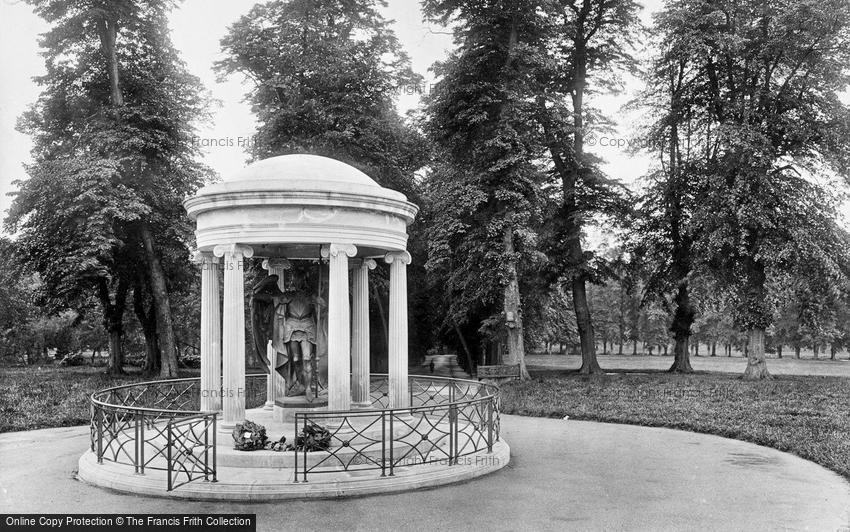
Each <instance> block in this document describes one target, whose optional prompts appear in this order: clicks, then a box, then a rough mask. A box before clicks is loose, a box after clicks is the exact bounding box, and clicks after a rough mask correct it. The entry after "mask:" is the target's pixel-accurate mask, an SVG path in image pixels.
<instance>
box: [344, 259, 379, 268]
mask: <svg viewBox="0 0 850 532" xmlns="http://www.w3.org/2000/svg"><path fill="white" fill-rule="evenodd" d="M377 267H378V263H377V262H375V260H374V259H355V260H351V261H348V269H349V270H359V269H360V268H364V269H367V270H374V269H375V268H377Z"/></svg>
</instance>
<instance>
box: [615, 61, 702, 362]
mask: <svg viewBox="0 0 850 532" xmlns="http://www.w3.org/2000/svg"><path fill="white" fill-rule="evenodd" d="M688 69H689V65H688V64H687V59H686V58H685V57H681V56H679V55H677V51H674V50H671V49H670V48H669V47H666V48H663V47H662V50H661V52H660V53H659V54H658V56H657V57H656V58H654V59H653V60H652V63H651V66H650V68H649V72H648V75H647V76H646V83H647V89H646V90H644V91H643V93H642V94H641V96H640V98H639V99H640V101H641V102H642V104H643V106H644V107H645V108H649V109H650V113H651V115H650V116H652V118H653V123H652V125H651V126H650V127H649V128H647V131H646V132H645V135H644V140H645V142H644V143H642V145H644V146H648V147H650V148H651V149H652V151H653V152H654V153H653V155H656V156H657V157H658V161H659V164H658V165H657V167H656V169H654V170H653V171H652V172H650V174H649V175H648V176H647V183H646V186H645V187H644V191H643V194H642V196H641V199H640V203H639V208H638V216H637V217H636V218H637V221H636V223H635V225H634V226H633V227H632V231H631V239H632V241H633V244H634V247H635V252H636V254H637V255H638V256H639V257H640V260H641V262H643V263H644V264H645V265H646V266H647V267H648V268H649V269H650V274H649V277H648V282H647V283H646V286H645V288H646V296H647V297H648V298H649V299H654V300H656V301H661V302H663V305H664V306H666V307H669V306H670V305H671V304H672V314H673V316H672V318H673V319H672V322H671V327H670V330H671V332H672V333H673V340H674V346H673V365H672V366H671V367H670V371H671V372H675V373H691V372H693V368H692V367H691V363H690V345H689V343H690V338H691V334H692V327H693V325H694V321H695V319H696V308H695V306H694V303H693V300H692V294H691V291H692V289H691V278H692V276H693V275H694V273H695V267H696V261H695V257H694V249H693V247H694V238H695V237H694V224H693V223H692V214H693V209H694V205H693V203H694V188H695V184H696V176H695V174H697V173H699V172H700V171H701V165H700V162H701V160H700V159H699V158H698V154H695V151H694V150H692V146H693V147H696V146H698V145H699V141H700V139H699V137H698V134H699V131H698V128H695V127H693V126H694V125H693V122H694V121H695V118H694V117H693V116H692V115H691V114H690V113H689V112H688V109H687V108H686V107H683V104H682V100H683V98H685V97H686V96H685V94H684V93H685V91H687V89H688V86H687V85H686V82H687V81H689V77H688V75H689V74H690V73H689V71H688ZM695 137H696V138H695ZM695 156H696V157H697V158H696V160H695ZM671 293H672V297H671V296H670V294H671Z"/></svg>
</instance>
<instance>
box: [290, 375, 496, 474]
mask: <svg viewBox="0 0 850 532" xmlns="http://www.w3.org/2000/svg"><path fill="white" fill-rule="evenodd" d="M408 387H409V391H410V408H403V409H390V408H389V393H388V389H389V383H388V378H387V376H386V375H372V377H371V382H370V396H371V404H372V408H373V410H360V411H338V412H297V413H296V414H295V433H296V441H297V438H298V435H299V434H303V433H304V432H305V431H306V429H307V427H309V426H311V425H318V426H321V427H324V428H325V429H327V430H328V431H329V432H330V436H331V442H330V446H329V449H328V450H327V451H314V452H310V451H308V449H306V448H302V449H301V450H297V451H295V481H296V482H299V481H300V482H306V481H307V475H308V474H317V473H332V472H339V471H364V470H380V471H381V476H382V477H383V476H393V475H394V474H395V473H396V470H397V469H398V468H400V467H401V468H403V467H410V466H416V465H422V464H435V463H443V464H446V465H456V464H458V463H459V459H460V458H462V457H465V456H469V455H473V454H476V453H479V452H482V451H484V450H485V449H486V450H487V452H488V453H489V452H492V451H493V445H494V443H495V442H497V441H499V393H498V388H497V387H496V386H493V385H490V384H484V383H481V382H476V381H468V380H461V379H449V378H443V377H410V379H409V382H408ZM299 479H300V480H299Z"/></svg>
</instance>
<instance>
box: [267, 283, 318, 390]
mask: <svg viewBox="0 0 850 532" xmlns="http://www.w3.org/2000/svg"><path fill="white" fill-rule="evenodd" d="M277 279H278V278H277V275H269V276H268V277H266V278H265V279H263V280H262V281H261V282H260V283H258V284H257V286H256V288H254V294H253V297H252V300H251V303H252V305H251V306H252V310H251V321H252V329H253V333H254V348H255V350H256V352H257V355H258V356H260V357H261V358H262V359H263V360H265V361H266V363H267V364H268V366H269V370H270V373H271V371H272V370H273V371H277V372H278V374H280V375H281V376H282V377H283V379H284V381H285V382H286V387H285V390H284V395H285V396H287V397H291V396H296V395H306V396H307V399H308V400H310V401H312V400H313V398H314V393H315V390H314V388H313V386H312V384H313V383H314V376H313V362H314V360H313V358H314V357H315V356H318V355H317V350H316V337H317V330H316V318H317V316H318V315H319V312H320V308H321V307H323V306H324V301H322V299H321V298H319V297H317V296H315V295H313V294H311V293H310V292H308V289H307V283H306V280H305V278H304V274H303V273H301V272H298V271H295V272H293V274H292V283H291V285H290V286H289V288H288V289H287V290H286V292H281V291H280V289H279V288H278V286H277ZM269 340H271V342H272V346H273V348H274V352H275V355H274V356H275V359H274V360H268V358H269V356H268V354H267V349H266V345H267V344H268V341H269Z"/></svg>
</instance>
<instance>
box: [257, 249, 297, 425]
mask: <svg viewBox="0 0 850 532" xmlns="http://www.w3.org/2000/svg"><path fill="white" fill-rule="evenodd" d="M291 268H292V263H291V262H289V261H288V260H286V259H265V260H264V261H263V269H264V270H267V271H268V272H269V275H277V287H278V289H279V290H280V291H281V292H285V291H286V284H285V282H284V275H285V273H286V270H289V269H291ZM266 356H267V357H268V359H269V362H270V363H271V367H269V376H268V378H267V379H266V404H265V405H263V408H264V409H265V410H274V404H275V400H276V399H277V398H278V397H280V398H281V399H282V398H283V397H284V394H285V390H286V380H285V379H284V378H283V376H281V374H280V373H278V372H277V371H275V370H274V364H275V359H274V357H275V356H276V351H275V349H274V347H272V346H271V341H269V345H268V346H267V349H266Z"/></svg>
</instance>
